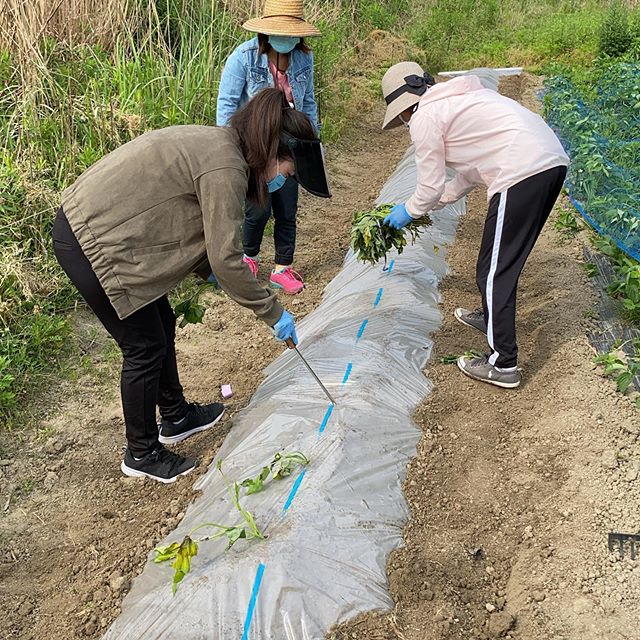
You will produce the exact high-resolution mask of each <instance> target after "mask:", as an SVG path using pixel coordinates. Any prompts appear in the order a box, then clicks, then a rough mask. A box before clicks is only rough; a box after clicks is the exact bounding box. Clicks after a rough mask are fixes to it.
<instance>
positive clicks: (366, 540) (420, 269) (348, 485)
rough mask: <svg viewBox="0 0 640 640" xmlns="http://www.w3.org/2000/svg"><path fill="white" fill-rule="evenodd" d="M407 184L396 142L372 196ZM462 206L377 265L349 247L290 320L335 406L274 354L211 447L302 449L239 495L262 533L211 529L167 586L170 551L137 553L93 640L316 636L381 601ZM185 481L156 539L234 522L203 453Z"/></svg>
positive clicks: (254, 453) (231, 470)
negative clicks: (201, 467) (175, 511)
mask: <svg viewBox="0 0 640 640" xmlns="http://www.w3.org/2000/svg"><path fill="white" fill-rule="evenodd" d="M415 181H416V169H415V163H414V160H413V153H412V150H411V149H410V150H409V151H408V152H407V154H406V156H405V157H404V159H403V160H402V161H401V162H400V164H399V166H398V168H397V170H396V171H395V173H394V174H393V175H392V176H391V177H390V179H389V181H388V182H387V184H386V185H385V187H384V189H383V190H382V192H381V194H380V198H379V200H378V201H379V202H398V201H404V200H405V199H406V197H407V196H408V195H410V194H411V193H412V192H413V189H414V187H415ZM463 209H464V204H463V203H458V204H457V205H455V206H448V207H446V208H444V209H442V210H441V211H439V212H437V214H435V215H433V216H432V217H433V226H432V227H430V228H429V229H428V230H427V231H426V232H425V233H424V235H423V236H422V237H421V238H420V239H419V240H418V241H417V242H416V244H415V245H413V246H408V247H407V248H406V249H405V251H404V252H403V253H402V255H400V256H390V260H389V263H388V265H387V269H386V270H383V269H382V264H380V265H377V266H375V267H371V266H369V265H363V264H361V263H359V262H357V261H356V259H355V257H354V256H353V254H352V253H349V254H348V255H347V257H346V259H345V263H344V267H343V269H342V271H341V272H340V273H339V274H338V275H337V276H336V278H335V279H334V280H333V281H332V282H331V283H330V284H329V285H328V286H327V287H326V289H325V292H324V294H323V298H322V302H321V304H320V305H319V307H318V308H317V309H316V310H315V311H314V312H313V313H311V314H310V315H309V316H307V317H306V318H305V319H304V320H303V321H302V322H301V323H300V325H299V331H298V335H299V337H300V350H301V352H302V353H303V355H304V356H305V358H306V359H307V361H308V362H309V364H310V365H311V366H312V367H313V368H314V370H315V371H316V373H317V374H318V376H319V377H320V379H321V380H322V381H323V382H324V384H325V385H326V386H327V388H328V390H329V392H330V393H331V395H332V396H333V397H334V398H335V399H336V401H337V405H335V406H333V405H330V404H329V402H328V401H327V399H326V398H325V396H324V394H323V393H322V391H321V390H320V389H319V388H318V386H317V384H316V382H315V381H314V380H313V378H312V377H311V375H310V374H309V373H308V371H307V370H306V369H305V368H304V365H303V364H302V363H301V362H300V361H299V359H298V358H297V357H296V354H295V353H293V352H290V351H287V352H284V353H283V354H282V355H281V356H280V357H279V358H278V359H277V360H276V361H275V362H273V363H272V364H271V365H270V366H269V367H268V368H267V369H266V379H265V381H264V382H263V383H262V384H261V385H260V387H259V388H258V390H257V391H256V393H255V395H254V396H253V398H252V400H251V402H250V403H249V405H248V406H247V407H246V409H244V410H243V411H242V412H240V413H239V414H238V415H237V417H236V418H235V419H234V424H233V428H232V430H231V431H230V433H229V435H228V436H227V438H226V440H225V443H224V444H223V446H222V447H221V449H220V451H219V453H218V456H217V459H222V460H224V465H223V469H224V471H225V473H226V475H227V476H228V477H229V479H231V480H238V481H241V480H243V479H244V478H248V477H254V476H256V475H257V474H258V473H259V472H260V469H261V468H262V467H263V466H264V465H266V464H268V463H269V462H270V461H271V460H272V459H273V456H274V454H275V453H276V452H278V451H281V450H283V449H284V450H287V451H296V450H298V451H302V452H303V453H305V454H306V455H307V456H308V457H309V458H310V460H311V462H310V464H309V465H308V466H307V467H305V468H304V469H302V470H298V471H296V473H294V475H293V476H292V477H290V478H287V479H285V480H281V481H270V482H269V483H268V484H267V486H266V488H265V489H264V490H263V491H262V492H260V493H257V494H254V495H250V496H243V497H242V498H241V500H242V504H243V506H244V507H245V508H246V509H249V510H250V511H251V512H252V513H253V514H254V516H255V519H256V521H257V523H258V525H259V526H260V527H261V528H262V530H263V532H264V534H265V535H266V536H267V537H266V539H265V540H251V541H244V540H240V541H238V542H237V543H236V544H235V545H234V546H233V547H232V548H231V549H230V550H225V546H226V544H225V541H223V540H222V539H220V540H215V541H208V542H202V543H201V544H200V548H199V553H198V555H197V556H196V557H195V558H194V559H193V563H192V569H191V572H190V573H189V574H188V575H187V576H186V577H185V579H184V580H183V581H182V582H181V583H180V585H179V588H178V591H177V594H176V595H175V597H174V596H172V592H171V579H172V574H173V570H172V569H171V568H170V566H169V563H165V564H163V565H157V564H154V563H153V562H151V561H149V562H148V564H147V566H146V568H145V569H144V571H143V573H142V574H141V575H140V576H139V577H138V578H136V580H135V581H134V583H133V587H132V589H131V592H130V593H129V594H128V595H127V597H126V598H125V600H124V603H123V608H122V613H121V615H120V617H119V618H118V619H117V620H116V621H115V622H114V624H113V625H112V627H111V628H110V629H109V631H108V632H107V634H106V635H105V636H104V638H105V640H134V639H135V640H160V639H161V638H162V639H167V638H171V640H205V639H206V640H212V639H221V640H222V639H223V640H230V639H236V638H237V639H238V640H240V639H242V640H248V639H251V640H284V639H287V640H322V639H323V638H324V637H325V634H326V632H327V631H328V630H329V629H330V628H331V627H332V626H333V625H334V624H336V623H339V622H342V621H345V620H347V619H349V618H351V617H353V616H355V615H357V614H358V613H361V612H363V611H368V610H372V609H386V608H389V607H391V606H392V601H391V598H390V596H389V594H388V591H387V578H386V572H385V565H386V561H387V557H388V554H389V552H390V551H392V550H393V549H395V548H397V547H398V546H400V545H401V543H402V527H403V525H404V523H405V521H406V519H407V517H408V510H407V505H406V502H405V499H404V497H403V493H402V487H401V483H402V480H403V478H404V475H405V469H406V465H407V463H408V461H409V460H410V459H411V458H412V457H413V456H414V455H415V447H416V444H417V442H418V439H419V436H420V432H419V430H418V428H417V427H416V426H415V425H414V424H413V422H412V420H411V414H412V412H413V411H414V409H415V408H416V406H417V405H418V404H419V403H420V402H421V401H422V400H423V398H424V397H425V396H426V395H427V394H428V393H429V392H430V389H431V385H430V383H429V381H428V380H427V378H426V377H425V376H424V374H423V373H422V367H423V366H424V365H425V363H426V361H427V359H428V358H429V355H430V353H431V347H432V343H431V340H430V338H429V335H430V334H431V333H432V332H434V331H435V330H436V329H437V328H438V326H439V325H440V321H441V317H440V312H439V310H438V301H439V294H438V289H437V287H438V283H439V281H440V280H441V278H442V277H443V276H444V274H445V273H446V271H447V266H446V263H445V254H446V250H445V246H446V245H447V244H449V243H451V241H452V240H453V237H454V234H455V228H456V225H457V220H458V217H459V215H460V214H461V213H462V212H463ZM440 248H441V249H440ZM197 488H198V489H199V490H200V491H201V494H200V495H199V496H198V498H197V499H196V500H195V501H194V502H193V503H192V504H191V505H190V506H189V508H188V509H187V512H186V515H185V517H184V519H183V521H182V523H181V524H180V525H179V527H178V528H177V529H176V530H175V531H174V532H173V533H171V534H170V535H169V536H168V537H167V538H166V540H165V541H164V544H168V543H170V542H174V541H181V540H182V538H183V536H184V535H186V534H187V533H188V532H189V531H190V530H192V529H193V528H194V527H195V526H197V525H199V524H201V523H204V522H217V523H220V524H224V525H236V524H238V523H239V522H241V517H240V516H239V514H238V512H237V511H236V510H235V508H234V507H233V504H232V502H231V500H230V499H229V496H228V494H227V490H226V488H225V485H224V483H223V481H222V478H221V476H220V473H219V472H218V471H217V469H216V465H215V462H214V464H212V465H211V467H210V469H209V470H208V471H207V473H206V474H205V475H204V476H203V477H202V478H201V480H200V481H199V483H198V486H197ZM206 533H207V531H206V530H201V531H199V532H197V533H196V534H194V537H195V538H196V539H197V538H199V537H201V536H203V535H205V534H206ZM150 560H151V558H150Z"/></svg>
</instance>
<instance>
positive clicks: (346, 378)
mask: <svg viewBox="0 0 640 640" xmlns="http://www.w3.org/2000/svg"><path fill="white" fill-rule="evenodd" d="M351 369H353V362H350V363H349V364H348V365H347V370H346V371H345V372H344V378H342V384H345V383H346V382H347V380H348V379H349V376H350V375H351Z"/></svg>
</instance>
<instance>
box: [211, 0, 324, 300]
mask: <svg viewBox="0 0 640 640" xmlns="http://www.w3.org/2000/svg"><path fill="white" fill-rule="evenodd" d="M242 26H243V27H244V28H245V29H246V30H247V31H253V32H257V33H258V35H257V37H255V38H252V39H251V40H248V41H247V42H244V43H242V44H241V45H240V46H238V47H237V48H236V49H235V50H234V51H233V53H232V54H231V55H230V56H229V58H228V59H227V62H226V64H225V67H224V70H223V72H222V78H221V79H220V88H219V91H218V106H217V116H216V119H217V124H218V126H226V125H227V124H228V122H229V119H230V118H231V116H232V115H233V114H234V113H235V112H236V111H237V110H238V109H239V108H240V107H241V106H242V105H243V104H244V103H245V102H247V101H248V100H249V99H250V98H252V97H253V96H255V95H256V94H257V93H259V92H260V91H262V90H263V89H266V88H267V87H277V88H279V89H280V90H281V91H282V92H283V93H284V96H285V98H286V101H287V102H288V103H289V106H291V107H292V108H294V109H296V110H298V111H302V112H303V113H304V114H305V115H307V116H308V117H309V119H310V120H311V123H312V124H313V126H314V128H315V130H316V132H317V131H318V129H319V127H318V105H317V104H316V100H315V96H314V91H313V54H312V53H311V50H310V49H309V47H307V45H306V44H305V42H304V37H305V36H318V35H320V32H319V31H318V30H317V29H316V28H315V27H314V26H313V25H311V24H309V23H308V22H305V20H304V17H303V8H302V0H267V2H266V4H265V9H264V14H263V16H262V17H261V18H256V19H253V20H249V21H247V22H245V23H244V24H243V25H242ZM270 189H275V190H273V191H272V192H271V193H270V197H269V200H268V202H267V204H266V206H264V207H259V206H257V205H255V204H253V203H251V202H247V208H246V212H245V222H244V227H243V241H244V253H245V255H244V261H245V262H246V263H247V264H248V265H249V268H250V269H251V272H252V273H253V275H254V276H255V277H257V275H258V269H259V257H258V254H259V252H260V245H261V244H262V237H263V235H264V229H265V226H266V224H267V222H268V220H269V218H270V217H271V213H272V212H273V217H274V221H275V224H274V233H273V236H274V243H275V250H276V254H275V265H274V268H273V270H272V271H271V276H270V284H271V286H272V287H276V288H279V289H282V290H283V291H284V292H285V293H288V294H296V293H299V292H300V291H302V289H303V288H304V283H303V281H302V278H301V277H300V275H299V274H298V273H296V272H295V271H293V269H292V268H291V265H292V264H293V254H294V251H295V244H296V212H297V209H298V183H297V182H296V181H295V179H294V178H292V177H288V178H285V177H284V176H282V180H281V181H279V182H277V183H275V184H273V185H270Z"/></svg>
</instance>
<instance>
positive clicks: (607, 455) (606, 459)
mask: <svg viewBox="0 0 640 640" xmlns="http://www.w3.org/2000/svg"><path fill="white" fill-rule="evenodd" d="M600 462H601V464H602V466H603V467H604V468H605V469H615V468H617V466H618V455H617V453H616V452H615V451H614V450H613V449H605V450H604V451H603V452H602V458H601V459H600Z"/></svg>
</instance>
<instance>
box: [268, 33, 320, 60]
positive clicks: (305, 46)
mask: <svg viewBox="0 0 640 640" xmlns="http://www.w3.org/2000/svg"><path fill="white" fill-rule="evenodd" d="M294 49H298V50H299V51H302V53H309V51H311V49H310V48H309V45H308V44H307V43H306V42H305V41H304V38H300V42H298V44H297V45H296V46H295V47H294ZM269 51H271V44H269V36H268V35H266V34H264V33H259V34H258V53H259V54H260V55H262V54H263V53H269Z"/></svg>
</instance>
